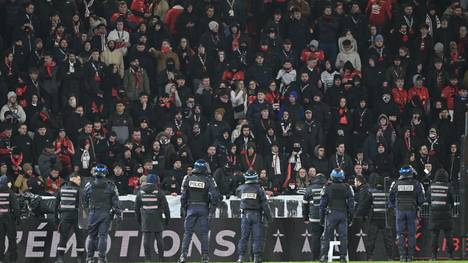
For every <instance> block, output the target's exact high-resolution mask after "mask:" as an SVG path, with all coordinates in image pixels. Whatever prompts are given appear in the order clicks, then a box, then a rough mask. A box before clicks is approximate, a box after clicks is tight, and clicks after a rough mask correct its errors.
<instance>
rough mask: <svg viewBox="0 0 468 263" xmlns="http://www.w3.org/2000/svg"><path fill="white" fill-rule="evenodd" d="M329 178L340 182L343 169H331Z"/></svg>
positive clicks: (342, 178) (342, 177) (342, 176)
mask: <svg viewBox="0 0 468 263" xmlns="http://www.w3.org/2000/svg"><path fill="white" fill-rule="evenodd" d="M330 178H331V179H332V180H333V181H338V182H342V181H343V180H344V178H345V176H344V172H343V170H341V169H339V168H335V169H333V171H332V172H331V173H330Z"/></svg>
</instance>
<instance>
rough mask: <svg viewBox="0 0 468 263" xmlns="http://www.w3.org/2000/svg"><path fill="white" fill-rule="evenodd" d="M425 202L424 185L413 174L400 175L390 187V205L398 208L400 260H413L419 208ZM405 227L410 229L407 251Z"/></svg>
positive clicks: (396, 215) (397, 226)
mask: <svg viewBox="0 0 468 263" xmlns="http://www.w3.org/2000/svg"><path fill="white" fill-rule="evenodd" d="M402 169H403V168H402ZM423 203H424V190H423V187H422V185H421V183H419V181H418V180H416V179H414V178H413V177H412V175H408V176H403V175H402V176H400V178H399V179H398V180H397V181H395V182H394V183H393V184H392V186H391V187H390V194H389V206H388V207H389V208H396V209H395V217H396V232H397V239H398V250H399V252H400V261H402V260H403V261H412V260H413V254H414V249H415V247H416V218H417V209H418V208H419V207H420V206H421V205H422V204H423ZM405 229H406V230H407V231H408V251H406V247H405V236H404V231H405Z"/></svg>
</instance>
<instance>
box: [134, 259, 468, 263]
mask: <svg viewBox="0 0 468 263" xmlns="http://www.w3.org/2000/svg"><path fill="white" fill-rule="evenodd" d="M165 262H168V261H165ZM187 262H200V261H187ZM225 262H229V261H224V262H211V263H225ZM244 262H245V263H247V262H248V261H244ZM276 262H278V261H276ZM276 262H275V263H276ZM286 262H293V263H311V262H318V261H282V262H281V263H286ZM333 262H339V261H336V260H335V261H333ZM349 262H352V263H369V262H370V261H349ZM374 262H378V263H395V262H398V261H374ZM413 262H424V260H421V261H413ZM426 262H438V263H449V262H450V263H453V262H456V263H459V262H468V260H452V261H447V260H440V261H427V260H426ZM135 263H146V262H135ZM155 263H156V261H155ZM264 263H268V262H264ZM271 263H273V262H271Z"/></svg>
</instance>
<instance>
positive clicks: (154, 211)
mask: <svg viewBox="0 0 468 263" xmlns="http://www.w3.org/2000/svg"><path fill="white" fill-rule="evenodd" d="M135 214H136V218H137V221H138V222H139V223H140V225H141V231H143V232H160V231H162V230H163V225H162V222H163V218H162V215H163V214H164V216H165V219H166V220H168V219H169V218H171V213H170V210H169V205H168V203H167V199H166V196H165V194H164V192H163V191H161V190H160V189H158V188H157V187H156V185H154V184H144V185H142V186H141V188H140V190H139V191H138V192H137V195H136V200H135Z"/></svg>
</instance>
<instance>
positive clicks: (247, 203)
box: [236, 170, 272, 263]
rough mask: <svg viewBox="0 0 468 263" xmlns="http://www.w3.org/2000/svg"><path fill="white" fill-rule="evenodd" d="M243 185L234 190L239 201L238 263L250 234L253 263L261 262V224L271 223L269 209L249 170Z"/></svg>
mask: <svg viewBox="0 0 468 263" xmlns="http://www.w3.org/2000/svg"><path fill="white" fill-rule="evenodd" d="M244 178H245V184H243V185H241V186H239V187H238V188H237V190H236V196H237V197H239V198H240V199H241V202H240V208H241V212H242V217H241V238H240V240H239V245H238V253H239V259H238V261H237V262H238V263H242V262H243V257H244V253H245V249H246V247H247V243H248V240H249V236H250V233H251V232H252V236H253V254H254V262H255V263H261V262H262V254H263V235H264V231H263V223H268V222H271V221H272V215H271V209H270V205H269V204H268V200H267V198H266V194H265V190H263V188H262V187H261V186H260V184H259V182H258V175H257V173H256V172H255V171H252V170H249V171H247V172H246V173H245V175H244Z"/></svg>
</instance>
